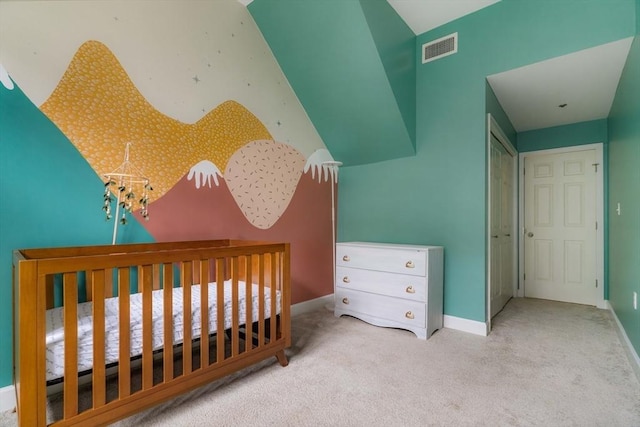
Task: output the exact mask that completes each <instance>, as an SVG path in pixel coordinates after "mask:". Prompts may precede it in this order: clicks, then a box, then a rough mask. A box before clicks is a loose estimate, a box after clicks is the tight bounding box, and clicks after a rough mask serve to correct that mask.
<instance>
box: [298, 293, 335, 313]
mask: <svg viewBox="0 0 640 427" xmlns="http://www.w3.org/2000/svg"><path fill="white" fill-rule="evenodd" d="M328 306H330V307H333V294H329V295H325V296H323V297H318V298H314V299H312V300H309V301H304V302H299V303H297V304H293V305H292V306H291V315H292V316H296V315H298V314H303V313H308V312H310V311H314V310H317V309H319V308H322V307H328ZM331 309H332V310H333V308H331Z"/></svg>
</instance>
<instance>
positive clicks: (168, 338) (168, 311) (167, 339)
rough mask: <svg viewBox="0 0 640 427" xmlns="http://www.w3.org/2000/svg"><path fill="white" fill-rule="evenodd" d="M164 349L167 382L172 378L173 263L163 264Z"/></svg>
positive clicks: (165, 378) (164, 376)
mask: <svg viewBox="0 0 640 427" xmlns="http://www.w3.org/2000/svg"><path fill="white" fill-rule="evenodd" d="M162 293H163V295H164V307H163V314H164V317H163V322H164V324H163V326H164V339H163V341H162V342H163V343H164V350H163V370H164V371H163V376H162V377H163V379H164V382H168V381H170V380H172V379H173V264H165V265H164V284H163V291H162Z"/></svg>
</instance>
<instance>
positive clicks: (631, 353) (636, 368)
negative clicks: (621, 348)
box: [607, 301, 640, 381]
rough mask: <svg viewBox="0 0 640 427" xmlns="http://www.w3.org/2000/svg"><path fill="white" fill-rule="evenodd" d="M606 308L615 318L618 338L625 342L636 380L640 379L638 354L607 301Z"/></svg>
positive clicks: (639, 358)
mask: <svg viewBox="0 0 640 427" xmlns="http://www.w3.org/2000/svg"><path fill="white" fill-rule="evenodd" d="M607 308H608V309H609V310H610V311H611V314H613V318H614V319H615V320H616V324H617V325H618V335H619V336H620V340H621V341H622V342H623V343H624V344H626V346H625V347H626V350H627V356H629V362H630V363H631V367H632V368H633V370H634V372H635V373H636V376H637V377H638V381H640V356H638V353H637V352H636V349H635V348H634V347H633V344H631V340H629V336H628V335H627V332H626V331H625V330H624V328H623V327H622V323H620V319H618V316H617V315H616V311H615V310H614V309H613V307H612V306H611V304H610V303H609V301H607ZM634 362H635V363H634Z"/></svg>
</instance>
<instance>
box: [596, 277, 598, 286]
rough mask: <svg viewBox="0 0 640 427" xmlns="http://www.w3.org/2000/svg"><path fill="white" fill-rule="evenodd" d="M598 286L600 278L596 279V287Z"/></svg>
mask: <svg viewBox="0 0 640 427" xmlns="http://www.w3.org/2000/svg"><path fill="white" fill-rule="evenodd" d="M597 287H598V279H596V288H597Z"/></svg>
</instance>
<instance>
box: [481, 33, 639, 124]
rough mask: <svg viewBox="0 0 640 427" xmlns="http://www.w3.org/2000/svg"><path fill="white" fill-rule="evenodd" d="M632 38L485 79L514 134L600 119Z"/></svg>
mask: <svg viewBox="0 0 640 427" xmlns="http://www.w3.org/2000/svg"><path fill="white" fill-rule="evenodd" d="M632 41H633V37H630V38H627V39H622V40H618V41H615V42H612V43H607V44H604V45H601V46H596V47H593V48H590V49H585V50H581V51H578V52H575V53H572V54H569V55H564V56H559V57H557V58H552V59H549V60H546V61H542V62H538V63H535V64H531V65H528V66H526V67H521V68H517V69H515V70H510V71H506V72H504V73H499V74H494V75H492V76H488V77H487V79H488V80H489V84H490V85H491V88H492V89H493V91H494V92H495V94H496V97H497V98H498V100H499V101H500V105H502V108H504V110H505V112H506V113H507V115H508V116H509V119H510V120H511V124H513V127H514V128H515V130H516V131H518V132H522V131H527V130H532V129H541V128H546V127H551V126H559V125H566V124H570V123H578V122H584V121H588V120H596V119H604V118H606V117H607V116H608V115H609V111H610V110H611V104H612V103H613V98H614V96H615V93H616V89H617V87H618V82H619V81H620V75H621V74H622V68H623V67H624V63H625V61H626V59H627V55H628V54H629V49H630V48H631V42H632ZM564 104H566V106H565V107H560V105H564Z"/></svg>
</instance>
